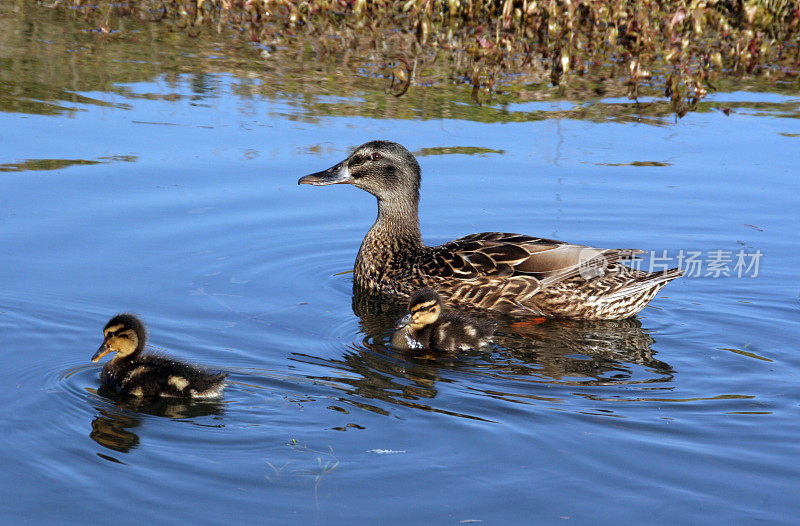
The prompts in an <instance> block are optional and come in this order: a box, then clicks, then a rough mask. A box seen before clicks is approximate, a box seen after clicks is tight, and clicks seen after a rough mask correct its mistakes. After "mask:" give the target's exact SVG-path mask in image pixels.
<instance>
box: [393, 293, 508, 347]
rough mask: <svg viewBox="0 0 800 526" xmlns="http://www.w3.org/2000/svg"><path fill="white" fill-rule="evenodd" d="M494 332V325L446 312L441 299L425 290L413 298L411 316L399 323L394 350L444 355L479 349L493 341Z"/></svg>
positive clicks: (409, 303) (396, 329) (394, 338)
mask: <svg viewBox="0 0 800 526" xmlns="http://www.w3.org/2000/svg"><path fill="white" fill-rule="evenodd" d="M494 329H495V323H494V322H491V321H487V320H480V319H477V318H471V317H468V316H464V315H462V314H458V313H456V312H452V311H445V310H444V305H443V303H442V298H441V296H439V294H437V293H436V291H434V290H433V289H428V288H423V289H419V290H416V291H414V293H413V294H411V298H410V299H409V302H408V314H406V315H405V316H403V318H401V319H400V320H399V321H398V322H397V325H396V326H395V331H394V334H392V346H394V347H395V348H397V349H400V350H403V351H409V350H410V351H416V350H428V351H436V352H443V353H453V352H456V351H465V350H468V349H479V348H481V347H483V346H485V345H488V344H489V342H491V341H492V335H493V334H494Z"/></svg>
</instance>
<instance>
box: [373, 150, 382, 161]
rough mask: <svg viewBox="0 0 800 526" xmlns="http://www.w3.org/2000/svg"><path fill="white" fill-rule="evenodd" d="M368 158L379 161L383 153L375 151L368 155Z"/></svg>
mask: <svg viewBox="0 0 800 526" xmlns="http://www.w3.org/2000/svg"><path fill="white" fill-rule="evenodd" d="M370 159H371V160H373V161H380V160H381V159H383V155H381V154H379V153H378V152H375V153H373V154H372V155H371V156H370Z"/></svg>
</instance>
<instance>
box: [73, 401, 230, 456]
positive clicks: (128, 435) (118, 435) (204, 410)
mask: <svg viewBox="0 0 800 526" xmlns="http://www.w3.org/2000/svg"><path fill="white" fill-rule="evenodd" d="M90 394H92V395H95V396H96V397H97V398H98V400H97V401H96V402H95V403H93V404H92V406H93V407H94V409H95V411H96V412H97V415H96V416H95V417H94V419H93V420H92V431H91V433H89V436H90V437H91V439H92V440H94V441H95V442H97V444H99V445H101V446H103V447H104V448H107V449H111V450H113V451H118V452H120V453H127V452H129V451H130V450H132V449H135V448H136V447H138V446H139V442H140V439H139V436H138V435H137V434H136V433H135V432H134V431H133V429H135V428H137V427H139V426H141V425H142V418H143V415H150V416H157V417H164V418H172V419H177V420H193V421H192V422H191V423H192V424H194V425H202V426H212V427H219V426H221V425H222V424H221V423H220V424H208V423H206V424H201V423H199V422H197V421H196V419H199V418H203V417H212V418H213V419H214V420H217V419H219V420H221V419H222V416H223V415H224V414H225V409H224V404H223V403H222V402H220V401H219V400H214V399H212V400H208V399H205V400H202V399H201V400H198V399H193V398H160V397H152V398H138V397H131V396H126V395H123V394H119V393H117V392H115V391H114V390H113V389H109V388H108V387H106V386H101V387H100V388H99V389H97V390H96V391H95V390H93V389H92V390H90ZM104 458H106V457H104ZM112 460H116V459H112Z"/></svg>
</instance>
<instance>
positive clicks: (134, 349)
mask: <svg viewBox="0 0 800 526" xmlns="http://www.w3.org/2000/svg"><path fill="white" fill-rule="evenodd" d="M103 336H104V340H103V344H102V345H101V346H100V348H99V349H97V352H96V353H94V356H92V361H93V362H96V361H98V360H99V359H100V358H102V357H103V356H105V355H106V354H108V353H110V352H114V353H116V354H115V355H114V357H113V358H112V359H111V361H109V362H108V363H107V364H105V365H104V366H103V371H102V372H101V373H100V379H101V380H102V382H103V383H104V384H106V385H107V386H108V387H110V388H111V389H114V390H116V391H118V392H120V393H123V394H129V395H133V396H138V397H151V396H163V397H187V398H214V397H217V396H220V394H222V390H223V389H224V388H225V377H226V375H225V374H223V373H214V372H208V371H205V370H202V369H199V368H197V367H195V366H193V365H188V364H185V363H182V362H179V361H177V360H173V359H172V358H169V357H166V356H159V355H156V354H142V350H143V349H144V345H145V341H146V339H147V334H146V330H145V326H144V324H143V323H142V322H141V321H140V320H139V318H137V317H136V316H134V315H133V314H128V313H122V314H117V315H116V316H114V317H113V318H111V319H110V320H109V321H108V323H106V326H105V327H104V328H103Z"/></svg>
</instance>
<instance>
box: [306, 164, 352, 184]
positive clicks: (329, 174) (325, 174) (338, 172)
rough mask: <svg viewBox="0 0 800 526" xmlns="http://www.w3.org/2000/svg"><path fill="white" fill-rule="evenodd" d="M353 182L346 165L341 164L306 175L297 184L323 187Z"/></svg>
mask: <svg viewBox="0 0 800 526" xmlns="http://www.w3.org/2000/svg"><path fill="white" fill-rule="evenodd" d="M352 180H353V177H352V176H351V175H350V170H349V169H348V168H347V163H346V162H343V163H340V164H337V165H336V166H331V167H330V168H328V169H327V170H323V171H321V172H317V173H313V174H308V175H306V176H303V177H301V178H300V180H299V181H297V184H311V185H314V186H324V185H326V184H341V183H349V182H351V181H352Z"/></svg>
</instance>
